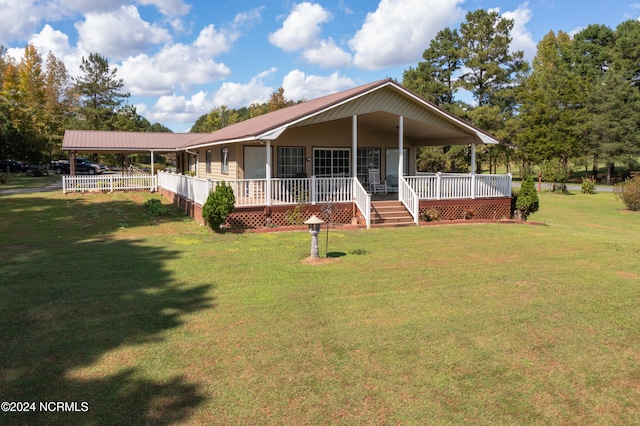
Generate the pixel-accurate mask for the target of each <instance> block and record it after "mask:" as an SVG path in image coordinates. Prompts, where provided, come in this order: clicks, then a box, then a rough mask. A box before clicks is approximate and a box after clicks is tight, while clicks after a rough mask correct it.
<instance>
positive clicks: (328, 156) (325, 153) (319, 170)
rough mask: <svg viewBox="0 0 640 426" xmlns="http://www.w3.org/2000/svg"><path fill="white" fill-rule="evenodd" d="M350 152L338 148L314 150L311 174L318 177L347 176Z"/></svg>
mask: <svg viewBox="0 0 640 426" xmlns="http://www.w3.org/2000/svg"><path fill="white" fill-rule="evenodd" d="M350 158H351V151H350V150H348V149H340V148H333V149H332V148H315V149H314V150H313V174H314V175H316V176H319V177H341V176H349V172H350V171H351V167H350V166H351V162H350Z"/></svg>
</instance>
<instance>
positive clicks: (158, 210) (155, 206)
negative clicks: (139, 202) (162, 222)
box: [144, 198, 169, 216]
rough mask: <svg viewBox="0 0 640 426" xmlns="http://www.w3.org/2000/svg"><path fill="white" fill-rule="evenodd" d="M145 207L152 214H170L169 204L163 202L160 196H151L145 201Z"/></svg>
mask: <svg viewBox="0 0 640 426" xmlns="http://www.w3.org/2000/svg"><path fill="white" fill-rule="evenodd" d="M144 207H145V209H147V213H149V214H150V215H151V216H164V215H167V214H169V209H168V208H167V206H165V205H164V204H162V201H161V200H159V199H158V198H149V199H148V200H147V201H145V202H144Z"/></svg>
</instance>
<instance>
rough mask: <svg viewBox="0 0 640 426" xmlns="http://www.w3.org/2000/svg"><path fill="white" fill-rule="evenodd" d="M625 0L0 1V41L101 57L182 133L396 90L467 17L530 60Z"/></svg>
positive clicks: (609, 20) (620, 13)
mask: <svg viewBox="0 0 640 426" xmlns="http://www.w3.org/2000/svg"><path fill="white" fill-rule="evenodd" d="M635 1H636V2H634V1H631V0H616V1H612V0H608V1H607V0H604V1H603V0H597V1H596V0H583V1H581V2H570V1H566V0H529V1H521V2H519V1H508V0H379V1H374V0H367V1H363V0H330V1H329V0H326V1H325V0H318V1H313V0H311V1H303V2H300V1H288V0H279V1H266V0H264V1H259V0H236V1H228V2H227V1H222V2H212V1H210V0H196V1H189V0H137V1H135V0H91V1H87V0H18V1H16V0H0V44H1V45H3V46H5V47H6V48H8V49H9V53H10V54H11V55H12V56H15V57H17V58H20V57H21V56H22V53H23V49H24V46H25V45H26V44H27V43H32V44H34V45H35V46H36V47H37V48H38V50H39V51H40V53H41V54H42V56H43V57H46V54H47V53H48V52H49V51H52V52H53V53H54V54H55V55H56V56H57V57H58V58H59V59H62V60H63V61H64V63H65V64H66V65H67V68H68V69H69V71H70V73H71V74H72V75H78V73H79V64H80V62H81V58H82V57H83V56H85V57H86V56H88V55H89V53H91V52H94V53H99V54H101V55H103V56H105V57H107V59H108V60H109V63H110V65H111V66H112V67H117V69H118V76H119V77H120V78H122V79H123V80H124V82H125V85H126V87H125V89H126V91H128V92H130V93H131V95H132V96H131V98H130V99H129V103H131V104H133V105H135V106H136V108H137V110H138V112H139V113H140V114H142V115H143V116H145V117H146V118H147V119H148V120H149V121H151V122H152V123H153V122H160V123H162V124H164V125H165V126H167V127H169V128H171V129H172V130H173V131H175V132H184V131H188V130H189V128H190V127H191V125H192V124H193V122H194V121H195V120H196V119H197V118H198V117H199V116H200V115H202V114H205V113H207V112H209V111H210V110H211V109H212V108H214V107H217V106H221V105H225V106H227V107H230V108H238V107H242V106H248V105H249V104H251V103H253V102H265V101H266V100H267V99H268V98H269V95H270V94H271V93H273V92H274V91H275V90H277V89H278V88H279V87H283V88H284V90H285V96H286V97H287V99H292V100H300V99H313V98H315V97H318V96H321V95H325V94H328V93H332V92H336V91H339V90H343V89H347V88H350V87H353V86H356V85H359V84H364V83H368V82H371V81H375V80H379V79H383V78H387V77H391V78H395V79H398V80H399V81H401V80H402V72H403V70H405V69H407V68H408V67H410V66H415V65H416V64H417V63H418V61H420V60H421V56H422V52H423V51H424V50H425V49H426V48H427V47H428V46H429V42H430V40H431V38H432V37H433V36H434V35H435V34H436V33H437V32H438V31H439V30H441V29H443V28H446V27H450V28H457V27H458V25H459V24H460V22H461V21H462V20H463V19H464V16H465V14H466V13H467V12H469V11H473V10H476V9H495V10H498V11H499V13H500V14H502V15H504V16H506V17H508V18H511V19H514V21H515V27H514V30H513V32H512V36H513V39H514V40H513V43H512V49H513V50H523V51H524V52H525V57H526V58H527V59H528V60H529V61H530V60H531V59H532V58H533V56H534V55H535V48H536V45H537V43H538V41H540V39H541V38H542V37H543V36H544V35H545V34H546V33H548V32H549V31H550V30H553V31H556V32H557V31H558V30H562V31H565V32H567V33H570V34H573V33H575V32H577V31H579V30H580V29H582V28H584V27H586V26H587V25H589V24H604V25H608V26H609V27H611V28H615V27H616V26H617V25H618V24H619V23H621V22H622V21H624V20H627V19H638V18H639V17H640V0H635ZM578 5H579V6H578Z"/></svg>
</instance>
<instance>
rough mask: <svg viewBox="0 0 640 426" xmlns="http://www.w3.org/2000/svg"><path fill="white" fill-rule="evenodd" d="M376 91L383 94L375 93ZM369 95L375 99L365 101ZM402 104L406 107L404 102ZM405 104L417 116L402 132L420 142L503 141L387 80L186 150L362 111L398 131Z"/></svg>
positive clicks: (207, 137)
mask: <svg viewBox="0 0 640 426" xmlns="http://www.w3.org/2000/svg"><path fill="white" fill-rule="evenodd" d="M374 93H375V94H378V95H379V96H375V97H374V96H373V94H374ZM367 97H369V98H371V99H365V98H367ZM399 100H400V101H399ZM401 102H404V103H405V105H401ZM349 104H353V105H349ZM407 105H411V106H412V107H413V110H414V113H415V114H416V115H415V117H414V118H413V119H411V118H409V119H405V124H404V133H405V135H406V136H407V137H408V138H410V139H413V140H414V142H416V141H418V142H419V141H420V140H421V139H424V136H425V135H430V136H431V137H433V136H435V137H436V138H437V140H438V144H439V145H458V144H469V143H471V142H474V143H480V144H498V143H499V141H498V140H497V139H495V138H494V137H493V136H491V135H490V134H488V133H486V132H484V131H483V130H481V129H478V128H477V127H474V126H473V125H471V124H470V123H467V122H465V121H463V120H462V119H460V118H459V117H456V116H455V115H453V114H451V113H449V112H447V111H445V110H443V109H442V108H439V107H438V106H437V105H435V104H433V103H431V102H429V101H427V100H426V99H424V98H422V97H420V96H418V95H416V94H415V93H413V92H411V91H410V90H408V89H406V88H405V87H403V86H401V85H400V84H398V83H397V82H395V81H394V80H392V79H390V78H389V79H385V80H379V81H375V82H373V83H369V84H365V85H362V86H358V87H354V88H352V89H349V90H344V91H342V92H338V93H333V94H331V95H327V96H323V97H320V98H316V99H313V100H311V101H306V102H302V103H299V104H296V105H293V106H290V107H288V108H283V109H280V110H276V111H273V112H270V113H268V114H264V115H260V116H257V117H254V118H251V119H249V120H246V121H242V122H239V123H235V124H232V125H230V126H227V127H224V128H222V129H220V130H217V131H215V132H213V133H207V134H204V135H202V136H201V137H199V138H198V139H194V140H191V141H188V142H187V143H186V144H185V145H183V146H182V148H187V149H188V148H199V147H204V146H208V145H219V144H228V143H234V142H249V141H262V140H274V139H276V138H277V137H278V136H280V135H281V134H282V133H283V132H284V131H285V130H287V129H288V128H290V127H296V126H301V125H305V124H312V123H314V122H319V121H329V120H335V119H340V118H346V117H351V116H353V115H358V121H359V123H361V124H364V125H366V126H369V127H372V128H378V129H380V130H383V131H393V130H394V129H397V127H396V126H397V123H398V121H397V116H399V115H404V114H403V112H407V111H408V108H407ZM416 111H417V113H416ZM421 114H422V115H421ZM426 115H429V116H430V117H433V118H432V119H431V120H429V122H427V121H424V120H422V118H423V117H425V116H426Z"/></svg>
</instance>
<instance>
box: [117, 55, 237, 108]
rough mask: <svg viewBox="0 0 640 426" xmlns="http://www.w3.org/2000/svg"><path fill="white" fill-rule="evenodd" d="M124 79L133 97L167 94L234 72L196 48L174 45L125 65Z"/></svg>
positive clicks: (123, 66) (122, 67)
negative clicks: (178, 88)
mask: <svg viewBox="0 0 640 426" xmlns="http://www.w3.org/2000/svg"><path fill="white" fill-rule="evenodd" d="M121 72H122V73H121V76H122V77H123V79H124V81H125V83H126V86H127V90H129V91H130V92H131V94H133V95H149V96H150V95H166V94H168V93H172V92H173V91H174V88H175V87H180V88H181V89H182V90H185V91H187V90H189V89H190V88H192V87H194V86H196V85H199V84H204V83H209V82H212V81H214V80H220V79H223V78H224V77H226V76H228V75H229V74H230V73H231V70H230V69H229V67H227V66H226V65H225V64H222V63H217V62H215V61H214V60H213V59H212V58H211V57H210V56H208V55H206V54H204V55H203V54H201V52H199V50H198V49H196V48H195V47H193V46H187V45H184V44H174V45H170V46H166V47H164V48H162V50H161V51H160V52H158V54H157V55H155V56H148V55H138V56H135V57H131V58H129V59H127V60H125V61H123V62H122V66H121Z"/></svg>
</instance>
